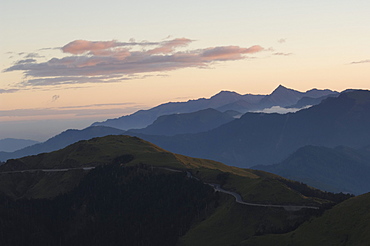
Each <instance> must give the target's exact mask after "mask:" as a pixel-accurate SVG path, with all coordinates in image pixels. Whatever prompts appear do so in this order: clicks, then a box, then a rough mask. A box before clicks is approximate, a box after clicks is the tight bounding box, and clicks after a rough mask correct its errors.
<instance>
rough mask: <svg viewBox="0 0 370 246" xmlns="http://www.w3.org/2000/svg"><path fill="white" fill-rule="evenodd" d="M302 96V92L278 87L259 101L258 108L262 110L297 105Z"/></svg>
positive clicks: (281, 86)
mask: <svg viewBox="0 0 370 246" xmlns="http://www.w3.org/2000/svg"><path fill="white" fill-rule="evenodd" d="M303 94H304V93H302V92H299V91H296V90H293V89H289V88H286V87H285V86H283V85H279V86H278V87H277V88H276V89H275V90H274V91H273V92H272V93H271V94H270V95H267V96H266V97H264V98H263V99H262V100H261V102H260V106H261V107H262V108H269V107H272V106H280V107H286V106H290V105H293V104H295V103H297V102H298V100H299V99H301V98H302V97H303Z"/></svg>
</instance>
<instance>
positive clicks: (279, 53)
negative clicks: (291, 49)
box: [272, 52, 293, 56]
mask: <svg viewBox="0 0 370 246" xmlns="http://www.w3.org/2000/svg"><path fill="white" fill-rule="evenodd" d="M272 54H273V55H274V56H291V55H293V53H283V52H275V53H272Z"/></svg>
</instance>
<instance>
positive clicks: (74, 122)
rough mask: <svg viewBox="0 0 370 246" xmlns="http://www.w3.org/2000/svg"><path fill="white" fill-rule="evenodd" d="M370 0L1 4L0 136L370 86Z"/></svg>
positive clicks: (38, 134)
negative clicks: (181, 105)
mask: <svg viewBox="0 0 370 246" xmlns="http://www.w3.org/2000/svg"><path fill="white" fill-rule="evenodd" d="M369 13H370V1H368V0H353V1H344V0H336V1H334V0H333V1H332V0H321V1H316V0H311V1H300V0H295V1H288V0H281V1H272V0H261V1H250V0H243V1H237V0H230V1H218V0H213V1H209V0H203V1H193V0H188V1H176V0H172V1H167V0H157V1H143V0H136V1H122V0H120V1H118V0H106V1H96V0H89V1H85V0H73V1H72V0H64V1H55V0H32V1H25V0H2V1H1V3H0V53H1V55H0V65H1V68H0V139H2V138H8V137H12V138H25V139H33V140H37V141H44V140H46V139H48V138H49V137H51V136H53V135H55V134H57V133H59V132H61V131H63V130H66V129H68V128H73V129H81V128H85V127H87V126H89V125H90V124H92V123H93V122H95V121H102V120H105V119H108V118H116V117H119V116H122V115H127V114H130V113H133V112H135V111H137V110H139V109H147V108H151V107H153V106H156V105H159V104H161V103H165V102H168V101H186V100H189V99H196V98H202V97H205V98H209V97H211V96H212V95H214V94H216V93H218V92H219V91H221V90H230V91H236V92H238V93H240V94H246V93H254V94H269V93H271V92H272V91H273V90H274V89H275V88H276V87H277V86H278V85H279V84H282V85H284V86H286V87H289V88H292V89H296V90H299V91H306V90H309V89H312V88H319V89H332V90H337V91H342V90H345V89H347V88H359V89H370V25H369V23H370V15H369Z"/></svg>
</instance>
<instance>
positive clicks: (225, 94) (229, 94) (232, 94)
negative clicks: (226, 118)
mask: <svg viewBox="0 0 370 246" xmlns="http://www.w3.org/2000/svg"><path fill="white" fill-rule="evenodd" d="M235 96H241V95H240V94H239V93H237V92H235V91H224V90H222V91H220V92H219V93H217V94H216V95H214V96H212V97H211V98H216V97H217V98H221V97H222V98H224V97H235Z"/></svg>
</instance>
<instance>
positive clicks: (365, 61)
mask: <svg viewBox="0 0 370 246" xmlns="http://www.w3.org/2000/svg"><path fill="white" fill-rule="evenodd" d="M362 63H370V59H368V60H362V61H354V62H351V63H350V64H362Z"/></svg>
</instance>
